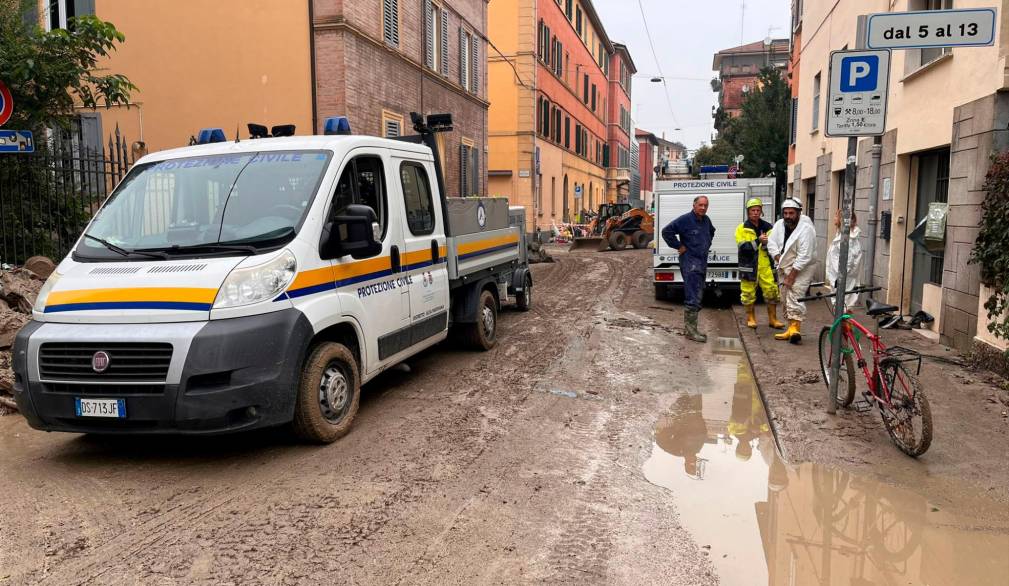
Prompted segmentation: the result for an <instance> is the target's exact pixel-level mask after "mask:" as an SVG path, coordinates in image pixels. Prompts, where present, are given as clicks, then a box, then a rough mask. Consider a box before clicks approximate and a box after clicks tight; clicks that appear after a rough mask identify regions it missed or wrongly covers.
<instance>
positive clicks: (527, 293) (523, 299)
mask: <svg viewBox="0 0 1009 586" xmlns="http://www.w3.org/2000/svg"><path fill="white" fill-rule="evenodd" d="M515 307H517V308H518V309H519V311H529V310H530V309H532V308H533V280H532V277H530V276H529V275H526V278H525V284H523V285H522V292H521V293H519V294H518V295H516V296H515Z"/></svg>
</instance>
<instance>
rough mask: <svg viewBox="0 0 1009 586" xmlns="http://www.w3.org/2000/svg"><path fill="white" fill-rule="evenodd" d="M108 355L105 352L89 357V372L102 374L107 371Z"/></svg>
mask: <svg viewBox="0 0 1009 586" xmlns="http://www.w3.org/2000/svg"><path fill="white" fill-rule="evenodd" d="M109 362H110V360H109V355H108V354H107V353H105V352H101V351H98V352H95V354H94V356H92V357H91V370H93V371H95V372H97V373H102V372H105V371H106V370H108V369H109Z"/></svg>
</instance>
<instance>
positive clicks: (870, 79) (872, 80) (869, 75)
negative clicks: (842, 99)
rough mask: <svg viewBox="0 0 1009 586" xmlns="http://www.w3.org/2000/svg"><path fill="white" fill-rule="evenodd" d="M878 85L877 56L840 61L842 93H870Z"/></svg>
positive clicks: (847, 58) (859, 56) (848, 58)
mask: <svg viewBox="0 0 1009 586" xmlns="http://www.w3.org/2000/svg"><path fill="white" fill-rule="evenodd" d="M878 85H879V57H878V56H876V55H858V56H856V57H845V58H843V59H841V91H842V92H845V93H847V92H872V91H876V87H877V86H878Z"/></svg>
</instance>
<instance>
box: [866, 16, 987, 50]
mask: <svg viewBox="0 0 1009 586" xmlns="http://www.w3.org/2000/svg"><path fill="white" fill-rule="evenodd" d="M993 44H995V9H994V8H970V9H962V10H922V11H918V12H881V13H879V14H870V15H869V22H868V25H867V34H866V45H867V46H868V47H869V48H870V49H924V48H929V47H984V46H989V45H993Z"/></svg>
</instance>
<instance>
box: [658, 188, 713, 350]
mask: <svg viewBox="0 0 1009 586" xmlns="http://www.w3.org/2000/svg"><path fill="white" fill-rule="evenodd" d="M714 237H715V226H714V225H712V223H711V218H709V217H708V198H707V197H705V196H703V195H699V196H697V197H695V198H694V209H693V210H692V211H689V212H687V213H685V214H683V215H682V216H680V217H679V218H676V219H675V220H673V221H672V222H670V223H669V225H668V226H666V227H665V228H663V229H662V239H663V240H665V242H666V244H667V245H668V246H669V247H670V248H675V249H677V250H678V251H679V252H680V273H681V274H682V275H683V297H684V306H685V307H684V310H683V323H684V326H685V328H684V329H685V333H686V336H687V338H688V339H690V340H693V341H695V342H707V341H708V337H707V336H705V335H704V334H702V333H701V332H700V331H698V329H697V314H698V312H700V311H701V296H702V295H703V294H704V278H705V277H706V276H707V274H708V251H709V250H711V241H712V239H714Z"/></svg>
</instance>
